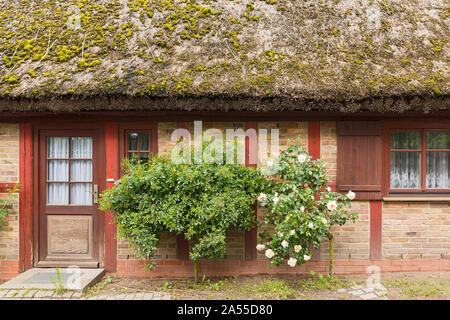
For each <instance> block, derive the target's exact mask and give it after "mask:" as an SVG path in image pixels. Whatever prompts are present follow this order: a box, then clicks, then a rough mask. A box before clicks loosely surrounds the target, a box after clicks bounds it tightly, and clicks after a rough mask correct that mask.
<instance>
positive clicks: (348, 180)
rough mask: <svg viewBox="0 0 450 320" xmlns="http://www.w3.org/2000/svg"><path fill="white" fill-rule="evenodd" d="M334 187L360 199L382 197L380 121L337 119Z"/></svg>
mask: <svg viewBox="0 0 450 320" xmlns="http://www.w3.org/2000/svg"><path fill="white" fill-rule="evenodd" d="M337 134H338V160H337V163H338V172H337V188H338V191H340V192H347V191H349V190H352V191H353V192H355V193H356V199H359V200H378V199H381V198H382V191H381V184H382V145H381V142H382V135H381V123H380V122H379V121H340V122H338V125H337Z"/></svg>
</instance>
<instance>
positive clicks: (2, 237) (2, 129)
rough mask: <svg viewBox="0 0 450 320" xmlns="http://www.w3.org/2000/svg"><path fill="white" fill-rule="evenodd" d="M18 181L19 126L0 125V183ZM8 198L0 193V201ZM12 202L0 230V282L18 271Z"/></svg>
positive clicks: (16, 215)
mask: <svg viewBox="0 0 450 320" xmlns="http://www.w3.org/2000/svg"><path fill="white" fill-rule="evenodd" d="M18 181H19V125H17V124H0V183H16V182H18ZM7 197H9V194H8V193H0V199H5V198H7ZM15 197H16V198H15V199H14V200H13V208H12V210H10V211H9V214H8V216H7V217H6V218H5V222H6V225H5V226H4V227H3V228H1V229H0V280H6V279H9V278H12V277H14V276H16V275H17V274H18V270H19V201H18V195H17V194H16V195H15Z"/></svg>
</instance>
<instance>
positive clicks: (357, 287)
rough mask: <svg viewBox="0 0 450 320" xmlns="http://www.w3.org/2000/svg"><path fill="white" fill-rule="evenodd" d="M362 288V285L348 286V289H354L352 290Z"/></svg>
mask: <svg viewBox="0 0 450 320" xmlns="http://www.w3.org/2000/svg"><path fill="white" fill-rule="evenodd" d="M362 288H363V286H352V287H350V289H354V290H357V289H362Z"/></svg>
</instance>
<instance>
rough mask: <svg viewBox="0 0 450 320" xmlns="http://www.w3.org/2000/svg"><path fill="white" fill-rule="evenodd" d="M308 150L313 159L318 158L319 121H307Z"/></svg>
mask: <svg viewBox="0 0 450 320" xmlns="http://www.w3.org/2000/svg"><path fill="white" fill-rule="evenodd" d="M308 152H309V154H310V155H311V156H312V158H313V160H316V159H319V158H320V121H309V122H308Z"/></svg>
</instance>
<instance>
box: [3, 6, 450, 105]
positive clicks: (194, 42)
mask: <svg viewBox="0 0 450 320" xmlns="http://www.w3.org/2000/svg"><path fill="white" fill-rule="evenodd" d="M449 17H450V4H449V2H448V1H442V0H408V1H405V0H397V1H393V0H309V1H308V0H297V1H293V0H255V1H248V0H240V1H237V0H236V1H231V0H216V1H206V0H197V1H194V0H120V1H111V0H74V1H66V2H64V1H57V0H3V1H2V2H1V3H0V110H4V111H5V110H10V111H11V110H16V111H24V110H52V109H58V110H59V109H65V108H67V110H69V109H70V110H100V109H102V110H108V109H115V110H121V109H123V110H125V109H126V110H131V109H138V110H141V109H145V110H181V109H183V110H185V109H189V110H195V109H198V110H217V109H218V108H221V109H222V110H223V109H229V110H231V109H236V110H246V109H247V110H266V109H271V108H272V110H282V109H290V110H294V109H295V110H305V109H306V110H310V109H326V110H341V111H342V110H346V111H349V110H351V111H356V110H361V109H364V110H376V111H387V110H391V111H404V110H426V111H429V110H442V109H445V110H448V109H450V102H449V100H450V99H449V93H450V90H449V81H448V80H449V76H450V73H449V41H448V40H449V33H450V32H449ZM111 98H112V99H113V100H111ZM115 99H119V100H117V101H121V102H120V103H111V101H116V100H115ZM227 99H229V101H234V105H235V106H236V107H233V106H232V105H230V106H228V107H226V103H225V106H224V101H227ZM241 99H242V100H241ZM49 100H51V102H49ZM240 100H241V101H244V102H245V103H239V101H240ZM13 101H14V102H13ZM77 101H78V102H77ZM79 101H85V102H86V101H103V102H104V103H98V104H94V103H79ZM108 101H109V102H108ZM133 101H135V102H136V103H133ZM161 101H165V102H164V103H161ZM171 101H172V102H174V101H179V102H180V103H172V102H171ZM183 101H184V102H183ZM186 101H192V103H193V104H191V105H190V107H189V106H188V105H187V103H186ZM195 101H203V103H204V105H202V106H200V104H199V106H198V108H197V107H196V105H195ZM205 101H206V102H205ZM213 101H220V102H219V103H212V102H213ZM261 101H265V102H263V103H261ZM267 101H269V102H267ZM71 102H72V103H71ZM69 106H70V107H69Z"/></svg>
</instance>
